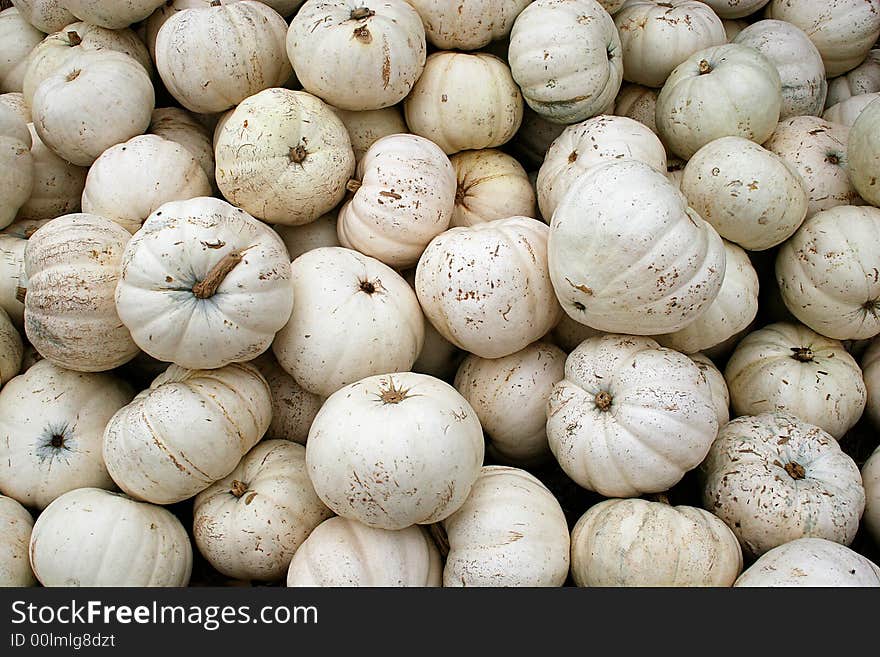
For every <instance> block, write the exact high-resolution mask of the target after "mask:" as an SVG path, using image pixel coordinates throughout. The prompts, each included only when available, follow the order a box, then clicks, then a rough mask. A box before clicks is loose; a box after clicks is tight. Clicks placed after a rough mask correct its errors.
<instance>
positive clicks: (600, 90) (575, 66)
mask: <svg viewBox="0 0 880 657" xmlns="http://www.w3.org/2000/svg"><path fill="white" fill-rule="evenodd" d="M508 60H509V62H510V70H511V73H512V74H513V79H514V80H516V83H517V84H518V85H519V86H520V88H521V89H522V94H523V97H524V98H525V101H526V103H528V105H529V107H531V108H532V109H533V110H534V111H535V112H537V113H538V114H540V115H541V116H542V117H544V118H545V119H548V120H550V121H553V122H555V123H563V124H571V123H577V122H578V121H583V120H584V119H588V118H590V117H592V116H596V115H598V114H601V113H603V111H604V110H605V109H606V108H607V107H608V106H609V105H610V104H611V103H613V102H614V97H615V96H616V95H617V92H618V91H619V90H620V84H621V82H622V81H623V57H622V48H621V45H620V36H619V34H618V32H617V28H616V27H615V26H614V20H613V19H612V18H611V16H610V15H609V14H608V12H607V11H605V9H604V8H603V7H602V5H601V4H599V3H598V2H596V1H595V0H536V1H535V2H533V3H531V4H530V5H529V6H528V7H526V8H525V9H524V10H523V11H522V13H520V15H519V16H518V17H517V19H516V21H515V22H514V24H513V28H512V30H511V32H510V48H509V51H508Z"/></svg>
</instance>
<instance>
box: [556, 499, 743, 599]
mask: <svg viewBox="0 0 880 657" xmlns="http://www.w3.org/2000/svg"><path fill="white" fill-rule="evenodd" d="M742 566H743V557H742V550H741V549H740V546H739V542H738V541H737V540H736V536H734V534H733V532H731V531H730V529H728V527H727V525H725V524H724V523H723V522H722V521H721V520H720V519H719V518H716V517H715V516H713V515H712V514H711V513H709V512H708V511H705V510H703V509H699V508H696V507H693V506H670V505H669V504H668V503H663V502H651V501H648V500H639V499H632V500H621V499H612V500H604V501H602V502H599V503H598V504H596V505H594V506H592V507H590V508H589V509H588V510H587V511H586V513H584V514H583V515H582V516H581V517H580V519H579V520H578V521H577V524H575V526H574V529H572V531H571V574H572V579H574V583H575V584H576V585H577V586H608V587H610V586H639V587H650V586H663V587H673V586H681V587H692V586H713V587H720V586H731V585H732V584H733V582H734V581H735V580H736V578H737V576H738V575H739V574H740V572H741V571H742Z"/></svg>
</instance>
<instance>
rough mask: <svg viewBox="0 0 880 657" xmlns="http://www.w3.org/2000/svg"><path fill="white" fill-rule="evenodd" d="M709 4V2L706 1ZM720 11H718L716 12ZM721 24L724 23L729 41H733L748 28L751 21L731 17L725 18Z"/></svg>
mask: <svg viewBox="0 0 880 657" xmlns="http://www.w3.org/2000/svg"><path fill="white" fill-rule="evenodd" d="M706 4H708V3H706ZM715 13H718V12H715ZM721 24H722V25H724V33H725V34H726V35H727V43H733V42H734V40H736V35H737V34H739V33H740V32H742V31H743V30H744V29H746V28H747V27H748V26H749V25H750V23H749V22H748V21H747V20H745V19H729V18H723V19H722V20H721Z"/></svg>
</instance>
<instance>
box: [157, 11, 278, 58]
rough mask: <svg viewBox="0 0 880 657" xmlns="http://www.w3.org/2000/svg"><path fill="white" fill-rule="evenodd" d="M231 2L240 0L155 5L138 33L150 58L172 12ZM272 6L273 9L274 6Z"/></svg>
mask: <svg viewBox="0 0 880 657" xmlns="http://www.w3.org/2000/svg"><path fill="white" fill-rule="evenodd" d="M233 2H241V0H165V2H163V3H162V4H161V5H159V6H158V7H156V10H155V11H154V12H153V13H152V14H150V16H149V18H147V19H146V20H145V21H144V22H143V23H141V31H140V35H141V37H142V38H143V40H144V43H145V44H146V45H147V49H148V50H149V52H150V59H152V60H153V61H156V36H157V35H158V34H159V30H160V29H162V26H163V25H165V21H167V20H168V19H169V18H171V17H172V16H173V15H174V14H176V13H177V12H179V11H183V10H184V9H194V8H200V9H204V8H206V7H210V6H212V4H221V5H230V4H232V3H233ZM263 4H264V5H269V6H271V3H270V2H264V3H263ZM272 8H273V9H275V8H274V7H272ZM276 11H277V9H276Z"/></svg>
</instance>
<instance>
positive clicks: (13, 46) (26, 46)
mask: <svg viewBox="0 0 880 657" xmlns="http://www.w3.org/2000/svg"><path fill="white" fill-rule="evenodd" d="M44 36H45V35H44V34H43V33H42V32H40V31H39V30H38V29H37V28H35V27H34V26H33V25H31V24H30V23H28V21H27V19H26V18H25V17H24V16H22V14H21V13H20V12H19V11H18V9H16V8H15V7H9V8H8V9H4V10H2V11H0V93H7V92H10V91H21V90H22V86H23V84H24V73H25V70H26V69H27V64H28V56H29V55H30V53H31V51H32V50H33V49H34V48H36V46H37V44H39V43H40V41H42V40H43V37H44Z"/></svg>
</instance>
